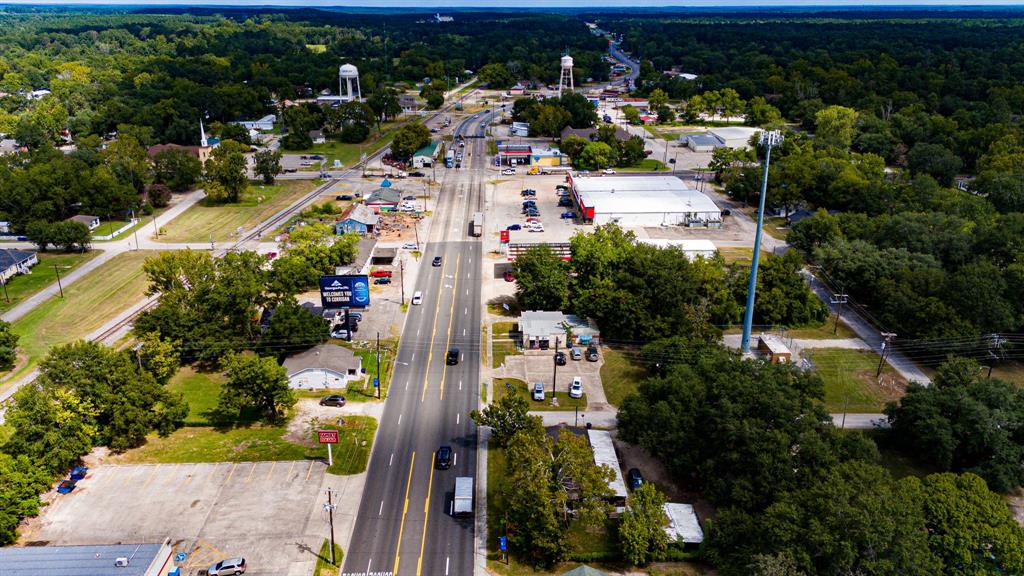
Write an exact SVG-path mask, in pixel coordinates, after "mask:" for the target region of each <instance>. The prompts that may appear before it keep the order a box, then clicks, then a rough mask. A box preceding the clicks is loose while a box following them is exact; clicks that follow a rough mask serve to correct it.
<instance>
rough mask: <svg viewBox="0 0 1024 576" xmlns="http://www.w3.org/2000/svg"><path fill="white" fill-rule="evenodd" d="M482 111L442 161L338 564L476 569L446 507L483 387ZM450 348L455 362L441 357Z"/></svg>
mask: <svg viewBox="0 0 1024 576" xmlns="http://www.w3.org/2000/svg"><path fill="white" fill-rule="evenodd" d="M489 118H490V112H489V111H485V112H481V113H478V114H474V115H473V116H470V117H469V118H467V119H465V120H464V121H462V122H461V123H460V124H459V125H458V126H457V127H456V131H455V134H456V140H455V142H457V141H458V135H460V134H461V135H464V136H467V138H466V140H465V142H466V146H465V148H462V149H461V150H464V151H465V158H464V159H463V162H462V166H463V167H462V169H460V170H449V171H448V173H447V176H446V177H445V181H444V183H443V185H442V187H441V190H440V193H439V198H438V204H437V209H436V211H435V214H434V222H433V224H432V226H431V230H430V236H429V240H428V243H427V245H426V246H425V247H424V248H423V258H424V266H423V267H422V268H421V272H420V274H419V277H418V279H417V281H416V286H415V288H414V291H416V292H420V293H421V294H422V304H420V305H413V306H410V307H409V312H408V316H407V318H406V322H405V328H404V330H403V333H402V340H401V344H400V345H399V350H398V357H397V360H396V366H395V370H394V374H393V376H392V379H391V387H390V392H389V394H388V398H387V400H386V403H385V408H384V415H383V417H382V418H381V422H380V426H379V429H378V432H377V440H376V442H375V444H374V448H373V454H372V456H371V458H370V464H369V470H368V475H367V480H366V488H365V491H364V493H363V498H362V501H361V503H360V507H359V513H358V517H357V519H356V525H355V530H354V533H353V535H352V540H351V542H350V544H349V549H348V550H346V557H345V565H344V569H343V571H342V573H343V574H350V575H351V574H385V575H386V574H395V575H398V574H402V575H407V574H416V575H420V574H430V575H438V576H440V575H455V574H458V575H466V574H472V573H473V535H474V532H473V530H474V528H473V527H474V523H473V519H472V518H464V519H463V518H460V519H456V518H454V517H452V516H451V514H450V510H451V502H452V493H453V490H454V485H455V478H456V477H458V476H475V475H476V427H475V425H474V424H473V422H472V421H471V420H470V419H469V416H468V414H469V412H470V410H472V409H474V408H476V407H477V403H478V398H479V397H480V393H479V385H480V350H481V345H480V322H481V317H480V315H481V312H480V302H481V296H480V292H481V283H482V279H481V270H482V266H481V258H482V248H481V247H482V244H481V242H480V239H479V238H475V237H472V236H470V235H469V226H470V221H471V219H472V215H473V213H474V212H477V211H482V210H483V205H484V170H485V168H486V155H487V153H486V146H485V141H484V139H482V138H477V137H474V136H482V135H483V133H484V130H485V129H484V124H485V123H486V122H487V121H488V120H489ZM435 257H440V258H441V263H440V265H437V266H433V265H431V263H432V262H433V261H434V259H435ZM452 348H458V350H459V361H458V364H455V365H449V364H446V362H445V360H446V356H447V353H448V351H449V350H450V349H452ZM442 445H448V446H451V447H452V448H453V450H454V454H453V459H452V460H453V462H452V466H451V468H450V469H447V470H438V469H436V463H435V461H434V458H435V452H436V451H437V449H438V448H439V447H440V446H442Z"/></svg>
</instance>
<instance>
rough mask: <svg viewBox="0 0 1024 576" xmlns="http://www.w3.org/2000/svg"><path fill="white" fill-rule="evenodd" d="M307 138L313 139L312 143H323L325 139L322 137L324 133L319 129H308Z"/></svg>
mask: <svg viewBox="0 0 1024 576" xmlns="http://www.w3.org/2000/svg"><path fill="white" fill-rule="evenodd" d="M309 139H310V140H312V141H313V144H325V143H326V142H327V139H326V138H324V133H323V132H321V131H320V130H310V131H309Z"/></svg>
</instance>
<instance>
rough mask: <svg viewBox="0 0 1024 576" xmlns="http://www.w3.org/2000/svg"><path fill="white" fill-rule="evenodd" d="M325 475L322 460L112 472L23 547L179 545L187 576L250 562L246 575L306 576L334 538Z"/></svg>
mask: <svg viewBox="0 0 1024 576" xmlns="http://www.w3.org/2000/svg"><path fill="white" fill-rule="evenodd" d="M325 470H326V465H325V464H323V463H321V462H314V461H294V462H238V463H227V462H225V463H217V464H149V465H123V466H117V465H103V466H99V467H97V468H94V469H92V470H90V471H89V474H88V476H87V477H86V478H85V479H84V480H81V481H80V482H79V483H78V487H77V488H76V489H75V491H74V492H72V493H71V494H66V495H62V496H59V497H57V498H55V499H54V501H53V503H52V504H50V505H49V506H47V507H45V508H43V511H42V513H41V515H40V518H39V520H38V521H36V522H35V523H33V525H32V526H31V527H30V528H29V530H28V531H27V532H28V533H25V534H23V535H22V541H23V542H35V543H48V544H60V545H66V544H101V543H103V544H109V543H118V542H161V541H163V539H164V538H170V539H171V544H172V546H174V547H175V551H176V552H186V553H188V555H189V556H188V559H187V561H186V562H185V565H186V566H187V567H188V568H189V570H183V574H195V573H196V572H197V571H198V570H199V569H200V568H206V567H208V566H209V565H210V564H211V563H213V562H216V561H218V560H221V559H224V558H228V557H233V556H243V557H245V559H246V562H247V564H248V567H249V569H248V570H247V572H246V573H247V574H252V575H255V576H260V575H265V576H282V575H287V576H291V575H293V574H294V575H298V574H303V575H306V574H310V573H311V572H312V568H313V565H314V564H315V563H316V554H317V553H318V552H319V549H320V545H321V543H322V542H323V539H324V538H325V537H326V536H327V524H326V517H322V515H323V512H322V510H321V508H322V502H324V501H325V499H326V496H325V492H324V490H325V488H326V486H325ZM336 487H337V486H335V488H336Z"/></svg>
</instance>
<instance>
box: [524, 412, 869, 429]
mask: <svg viewBox="0 0 1024 576" xmlns="http://www.w3.org/2000/svg"><path fill="white" fill-rule="evenodd" d="M530 416H540V418H541V422H543V423H544V426H545V427H549V426H558V425H559V424H565V425H566V426H576V425H578V426H580V427H581V428H582V427H584V426H586V425H587V423H590V425H591V426H593V427H594V428H602V429H608V430H611V429H614V428H616V427H617V425H618V421H617V416H618V411H616V410H609V411H602V412H583V411H581V412H580V413H579V420H578V421H577V420H576V413H575V412H554V411H544V410H534V411H532V412H530ZM831 416H832V422H833V423H834V424H835V425H836V426H840V427H843V428H847V429H850V430H873V429H875V428H888V427H889V421H888V419H886V417H885V414H852V413H848V414H845V415H843V414H841V413H840V414H831Z"/></svg>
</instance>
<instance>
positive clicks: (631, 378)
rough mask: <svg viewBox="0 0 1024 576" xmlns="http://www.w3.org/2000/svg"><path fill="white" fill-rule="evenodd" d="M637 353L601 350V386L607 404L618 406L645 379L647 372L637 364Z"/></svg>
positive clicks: (626, 350) (624, 350)
mask: <svg viewBox="0 0 1024 576" xmlns="http://www.w3.org/2000/svg"><path fill="white" fill-rule="evenodd" d="M637 353H638V351H636V350H630V349H625V348H611V347H608V346H605V347H604V348H602V350H601V354H602V355H603V356H604V364H603V365H602V366H601V384H602V385H603V386H604V394H605V396H607V397H608V403H609V404H612V405H613V406H618V405H620V404H621V403H622V401H623V400H625V399H626V396H628V395H629V394H631V393H633V392H636V391H637V389H638V387H639V385H640V382H641V381H643V380H644V379H645V378H647V370H645V369H644V368H643V366H641V365H640V364H638V363H637Z"/></svg>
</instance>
